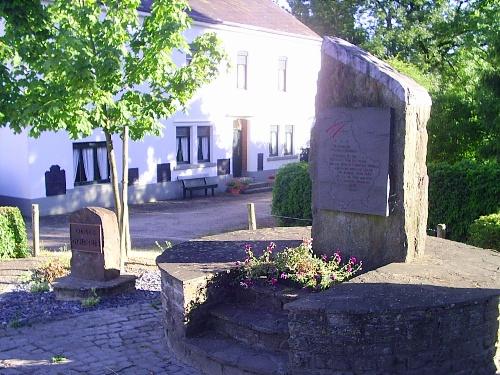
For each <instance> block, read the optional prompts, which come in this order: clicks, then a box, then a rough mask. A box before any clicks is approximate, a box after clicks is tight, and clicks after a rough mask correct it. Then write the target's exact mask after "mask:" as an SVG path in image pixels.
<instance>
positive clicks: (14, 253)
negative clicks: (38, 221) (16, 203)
mask: <svg viewBox="0 0 500 375" xmlns="http://www.w3.org/2000/svg"><path fill="white" fill-rule="evenodd" d="M28 254H29V247H28V237H27V235H26V225H25V224H24V219H23V216H22V215H21V211H20V210H19V208H17V207H0V259H2V258H24V257H26V256H28Z"/></svg>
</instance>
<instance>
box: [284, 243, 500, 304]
mask: <svg viewBox="0 0 500 375" xmlns="http://www.w3.org/2000/svg"><path fill="white" fill-rule="evenodd" d="M492 296H500V253H498V252H495V251H492V250H486V249H480V248H476V247H473V246H469V245H466V244H463V243H459V242H454V241H449V240H444V239H440V238H436V237H430V236H428V237H427V239H426V249H425V254H424V256H423V257H421V258H419V259H416V260H414V261H413V262H411V263H391V264H389V265H386V266H384V267H381V268H378V269H376V270H373V271H370V272H367V273H365V274H362V275H360V276H358V277H355V278H354V279H352V280H351V281H349V282H347V283H343V284H339V285H336V286H334V287H333V288H331V289H329V290H327V291H325V292H322V293H311V294H309V295H308V296H306V297H304V298H302V299H300V300H298V301H295V302H292V303H289V304H287V305H286V307H287V309H290V310H314V309H317V310H325V311H327V312H328V311H335V312H336V313H338V312H346V313H347V312H349V313H356V312H359V313H367V312H368V313H369V312H383V311H389V310H390V311H394V310H401V311H404V310H415V309H419V308H429V307H438V306H450V305H453V304H461V303H467V304H470V303H475V302H477V301H479V300H484V299H485V298H489V297H492Z"/></svg>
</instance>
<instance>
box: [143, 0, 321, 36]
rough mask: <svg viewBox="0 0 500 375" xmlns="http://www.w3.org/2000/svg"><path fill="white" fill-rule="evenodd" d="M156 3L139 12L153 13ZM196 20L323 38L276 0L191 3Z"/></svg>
mask: <svg viewBox="0 0 500 375" xmlns="http://www.w3.org/2000/svg"><path fill="white" fill-rule="evenodd" d="M153 1H154V0H142V1H141V6H140V7H139V10H141V11H144V12H149V11H150V10H151V4H152V3H153ZM189 5H190V7H191V11H190V12H189V15H190V16H191V18H193V19H194V20H195V21H199V22H205V23H214V24H224V23H225V24H228V23H229V24H232V23H234V24H239V25H246V26H252V27H257V28H262V29H267V30H272V31H278V32H283V33H289V34H295V35H300V36H306V37H309V38H319V36H318V34H316V33H315V32H314V31H312V30H311V29H310V28H309V27H307V26H306V25H304V24H303V23H301V22H300V21H299V20H298V19H296V18H295V17H294V16H293V15H291V14H290V13H288V12H287V11H286V10H284V9H282V8H281V7H280V6H278V5H277V4H275V3H274V2H273V1H272V0H189Z"/></svg>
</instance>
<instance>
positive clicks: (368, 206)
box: [315, 108, 391, 216]
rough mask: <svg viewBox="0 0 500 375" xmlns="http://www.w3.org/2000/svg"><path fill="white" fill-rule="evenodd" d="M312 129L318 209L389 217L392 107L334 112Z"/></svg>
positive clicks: (329, 111) (330, 112)
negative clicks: (313, 132) (314, 147)
mask: <svg viewBox="0 0 500 375" xmlns="http://www.w3.org/2000/svg"><path fill="white" fill-rule="evenodd" d="M315 126H316V127H317V129H316V130H315V131H316V135H317V137H318V138H317V141H316V142H317V144H318V145H319V150H318V153H317V155H318V156H317V160H316V161H315V163H316V168H317V171H316V172H317V174H316V176H317V178H318V182H319V186H318V195H319V199H317V201H316V202H317V207H318V208H320V209H326V210H334V211H345V212H355V213H362V214H370V215H381V216H388V215H389V212H388V195H389V147H390V133H391V111H390V108H332V109H330V110H328V111H324V112H323V113H321V114H320V116H318V119H317V121H316V125H315Z"/></svg>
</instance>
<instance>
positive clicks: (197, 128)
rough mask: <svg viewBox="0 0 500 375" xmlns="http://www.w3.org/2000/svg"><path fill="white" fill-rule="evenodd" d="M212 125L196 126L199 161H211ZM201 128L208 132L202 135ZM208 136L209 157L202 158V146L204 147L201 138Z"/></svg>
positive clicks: (197, 157) (203, 131) (197, 158)
mask: <svg viewBox="0 0 500 375" xmlns="http://www.w3.org/2000/svg"><path fill="white" fill-rule="evenodd" d="M211 128H212V127H211V126H209V125H199V126H197V127H196V138H197V141H198V149H197V150H196V151H197V152H196V160H198V163H210V154H211V152H210V151H211V150H210V143H211V132H212V129H211ZM200 130H202V132H201V133H206V134H203V135H200ZM204 137H206V138H208V155H207V156H208V158H206V159H200V158H199V157H200V147H202V142H201V141H202V140H201V138H204Z"/></svg>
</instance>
